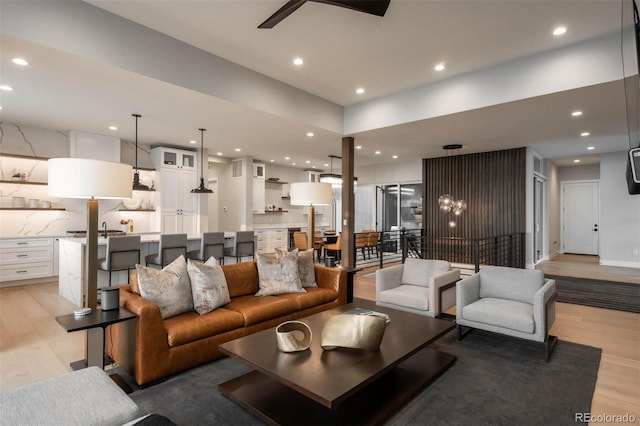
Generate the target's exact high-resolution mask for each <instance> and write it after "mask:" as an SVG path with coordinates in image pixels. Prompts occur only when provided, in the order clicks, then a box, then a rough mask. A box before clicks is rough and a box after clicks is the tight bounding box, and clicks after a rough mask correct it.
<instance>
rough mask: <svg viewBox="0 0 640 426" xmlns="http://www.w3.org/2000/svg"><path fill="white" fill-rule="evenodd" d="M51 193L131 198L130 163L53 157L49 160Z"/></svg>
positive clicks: (77, 196) (69, 196)
mask: <svg viewBox="0 0 640 426" xmlns="http://www.w3.org/2000/svg"><path fill="white" fill-rule="evenodd" d="M47 164H48V169H49V178H48V184H49V185H48V187H49V195H50V196H52V197H60V198H102V199H113V198H115V199H118V198H123V199H124V198H131V182H130V180H131V172H132V167H131V166H130V165H128V164H122V163H114V162H111V161H100V160H91V159H87V158H52V159H50V160H49V161H48V162H47Z"/></svg>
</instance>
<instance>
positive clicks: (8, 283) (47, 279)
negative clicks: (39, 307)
mask: <svg viewBox="0 0 640 426" xmlns="http://www.w3.org/2000/svg"><path fill="white" fill-rule="evenodd" d="M57 281H58V276H57V275H56V276H54V277H43V278H30V279H27V280H16V281H4V282H0V288H5V287H18V286H23V285H32V284H44V283H51V282H57Z"/></svg>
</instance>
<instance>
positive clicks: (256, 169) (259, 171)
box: [253, 163, 265, 180]
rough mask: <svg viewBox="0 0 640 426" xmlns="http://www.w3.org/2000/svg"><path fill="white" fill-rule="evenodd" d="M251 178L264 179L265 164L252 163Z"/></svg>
mask: <svg viewBox="0 0 640 426" xmlns="http://www.w3.org/2000/svg"><path fill="white" fill-rule="evenodd" d="M253 178H254V179H262V180H264V179H265V166H264V164H262V163H253Z"/></svg>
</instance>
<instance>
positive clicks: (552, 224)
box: [543, 162, 560, 258]
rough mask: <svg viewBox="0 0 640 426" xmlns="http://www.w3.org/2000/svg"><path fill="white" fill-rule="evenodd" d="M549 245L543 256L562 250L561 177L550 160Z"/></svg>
mask: <svg viewBox="0 0 640 426" xmlns="http://www.w3.org/2000/svg"><path fill="white" fill-rule="evenodd" d="M547 174H548V176H547V214H548V216H547V217H548V227H547V238H548V239H547V242H548V243H547V247H548V252H547V253H544V254H543V258H550V257H552V256H553V255H554V254H556V253H558V252H559V251H560V179H559V178H558V167H557V166H556V165H555V164H553V163H551V162H549V169H548V172H547Z"/></svg>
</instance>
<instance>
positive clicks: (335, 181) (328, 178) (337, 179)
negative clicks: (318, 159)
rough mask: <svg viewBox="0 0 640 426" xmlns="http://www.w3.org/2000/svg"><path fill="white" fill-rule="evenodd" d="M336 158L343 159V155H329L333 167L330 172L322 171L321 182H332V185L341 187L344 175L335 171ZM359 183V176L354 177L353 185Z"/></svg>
mask: <svg viewBox="0 0 640 426" xmlns="http://www.w3.org/2000/svg"><path fill="white" fill-rule="evenodd" d="M334 158H339V159H342V157H340V156H339V155H329V161H330V163H331V167H330V170H331V172H330V173H320V176H319V178H320V182H322V183H330V184H331V186H334V187H341V186H342V175H340V174H337V173H333V159H334ZM357 184H358V178H357V177H355V176H354V177H353V185H354V186H355V185H357Z"/></svg>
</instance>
